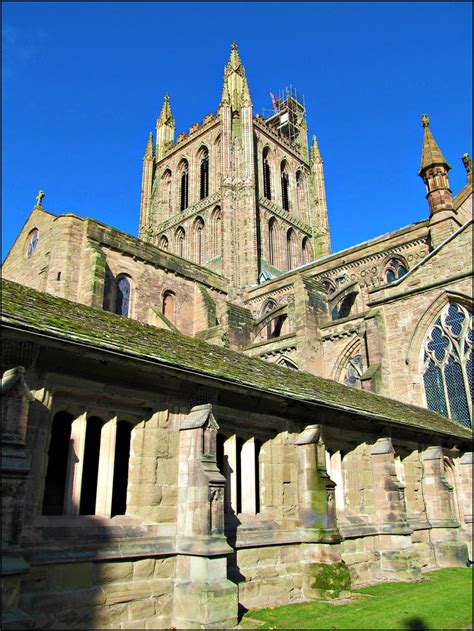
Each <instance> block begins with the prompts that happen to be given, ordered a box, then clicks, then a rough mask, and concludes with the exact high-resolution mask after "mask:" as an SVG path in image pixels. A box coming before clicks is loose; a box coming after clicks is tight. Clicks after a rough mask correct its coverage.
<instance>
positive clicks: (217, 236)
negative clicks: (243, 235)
mask: <svg viewBox="0 0 474 631" xmlns="http://www.w3.org/2000/svg"><path fill="white" fill-rule="evenodd" d="M221 219H222V218H221V209H220V208H219V206H216V207H215V208H214V211H213V213H212V217H211V243H210V256H211V258H214V257H216V256H220V255H221V249H222V223H221Z"/></svg>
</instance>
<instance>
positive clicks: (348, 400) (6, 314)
mask: <svg viewBox="0 0 474 631" xmlns="http://www.w3.org/2000/svg"><path fill="white" fill-rule="evenodd" d="M1 319H2V323H3V325H4V326H8V327H11V328H14V329H16V330H20V331H26V332H31V333H39V334H42V335H47V336H49V337H52V338H54V339H57V340H60V341H61V340H63V341H65V342H72V343H79V344H81V345H82V346H88V347H90V348H91V349H101V350H103V351H105V352H106V351H113V352H115V353H120V354H122V355H123V356H126V357H130V358H136V359H138V360H147V361H148V362H152V363H155V364H157V365H161V366H167V367H170V368H173V367H174V368H178V367H179V368H180V369H184V370H187V371H189V372H190V373H194V374H197V375H204V376H208V377H210V378H214V379H216V378H217V379H219V380H221V381H222V380H223V381H225V382H227V383H231V384H237V385H240V386H244V387H251V388H255V389H257V390H259V391H263V392H266V393H271V394H274V395H279V396H282V397H289V398H291V399H294V400H296V401H304V402H308V403H312V404H321V405H324V406H329V407H332V408H335V409H339V410H343V411H347V412H352V413H355V414H359V415H362V416H369V417H370V418H372V419H377V420H380V421H383V422H388V423H395V424H397V425H403V426H407V427H411V428H412V429H420V430H424V431H431V432H438V433H442V434H445V435H446V434H447V435H450V436H456V437H459V438H465V439H469V438H470V437H471V432H470V431H469V430H468V429H466V428H464V427H462V426H461V425H459V424H458V423H455V422H453V421H451V420H450V419H447V418H445V417H443V416H440V415H438V414H436V413H435V412H431V411H430V410H426V409H424V408H420V407H417V406H413V405H407V404H404V403H401V402H399V401H394V400H392V399H387V398H386V397H382V396H380V395H376V394H372V393H369V392H364V391H362V390H357V389H355V388H349V387H347V386H344V385H342V384H340V383H337V382H335V381H332V380H329V379H323V378H321V377H316V376H314V375H310V374H309V373H305V372H298V371H292V370H290V369H287V368H283V367H280V366H275V365H272V364H268V363H266V362H264V361H262V360H260V359H255V358H251V357H247V356H246V355H243V354H242V353H238V352H235V351H230V350H227V349H225V348H221V347H219V346H215V345H212V344H208V343H207V342H204V341H202V340H199V339H195V338H191V337H187V336H185V335H182V334H179V333H174V332H171V331H166V330H163V329H158V328H156V327H153V326H150V325H148V324H143V323H141V322H138V321H137V320H132V319H130V318H124V317H122V316H119V315H115V314H113V313H108V312H106V311H103V310H101V309H97V308H94V307H88V306H85V305H81V304H78V303H75V302H71V301H69V300H65V299H63V298H57V297H55V296H52V295H50V294H46V293H42V292H38V291H36V290H34V289H31V288H29V287H25V286H23V285H19V284H17V283H13V282H11V281H6V280H2V306H1Z"/></svg>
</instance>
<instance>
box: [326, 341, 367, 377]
mask: <svg viewBox="0 0 474 631" xmlns="http://www.w3.org/2000/svg"><path fill="white" fill-rule="evenodd" d="M362 354H363V353H362V344H361V341H360V338H359V337H356V338H352V339H351V340H350V341H349V342H348V343H347V344H346V346H345V347H344V348H343V350H342V352H341V354H340V355H339V359H338V360H337V361H336V364H335V366H334V369H333V372H332V375H331V379H334V381H339V383H344V384H345V385H356V387H359V388H360V376H361V375H362V366H363V361H361V360H359V359H357V360H354V358H356V357H361V358H362ZM351 360H352V361H351ZM351 377H355V378H356V380H357V377H358V383H357V384H356V383H355V382H354V380H353V379H351ZM350 381H352V383H349V382H350Z"/></svg>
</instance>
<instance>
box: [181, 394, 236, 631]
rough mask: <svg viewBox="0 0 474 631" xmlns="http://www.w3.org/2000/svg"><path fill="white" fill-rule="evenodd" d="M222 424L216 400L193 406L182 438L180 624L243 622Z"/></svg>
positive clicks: (219, 625)
mask: <svg viewBox="0 0 474 631" xmlns="http://www.w3.org/2000/svg"><path fill="white" fill-rule="evenodd" d="M218 429H219V427H218V425H217V423H216V421H215V419H214V416H213V414H212V406H211V405H198V406H195V407H193V408H192V410H191V412H190V413H189V414H188V416H187V417H186V418H185V419H184V420H183V421H182V423H181V427H180V441H179V464H178V511H177V519H176V548H177V553H178V557H177V562H176V577H175V588H174V617H173V624H174V626H176V627H178V628H180V629H210V628H224V627H232V626H234V625H235V624H236V623H237V605H238V600H237V586H236V585H235V584H234V583H232V582H231V581H229V580H228V579H227V555H228V554H230V553H231V552H232V548H231V547H230V546H229V545H228V543H227V540H226V538H225V535H224V486H225V478H224V476H223V475H221V473H220V472H219V470H218V468H217V462H216V436H217V430H218Z"/></svg>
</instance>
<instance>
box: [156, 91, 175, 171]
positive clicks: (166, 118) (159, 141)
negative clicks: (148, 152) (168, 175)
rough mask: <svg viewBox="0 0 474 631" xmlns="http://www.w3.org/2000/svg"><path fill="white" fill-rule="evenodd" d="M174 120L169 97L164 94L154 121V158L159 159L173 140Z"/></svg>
mask: <svg viewBox="0 0 474 631" xmlns="http://www.w3.org/2000/svg"><path fill="white" fill-rule="evenodd" d="M174 130H175V121H174V118H173V115H172V114H171V106H170V97H169V96H168V95H167V94H166V95H165V98H164V99H163V107H162V108H161V112H160V115H159V116H158V120H157V121H156V158H157V160H161V158H163V156H164V155H165V153H166V151H167V149H168V147H169V146H170V145H172V144H173V142H174Z"/></svg>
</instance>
